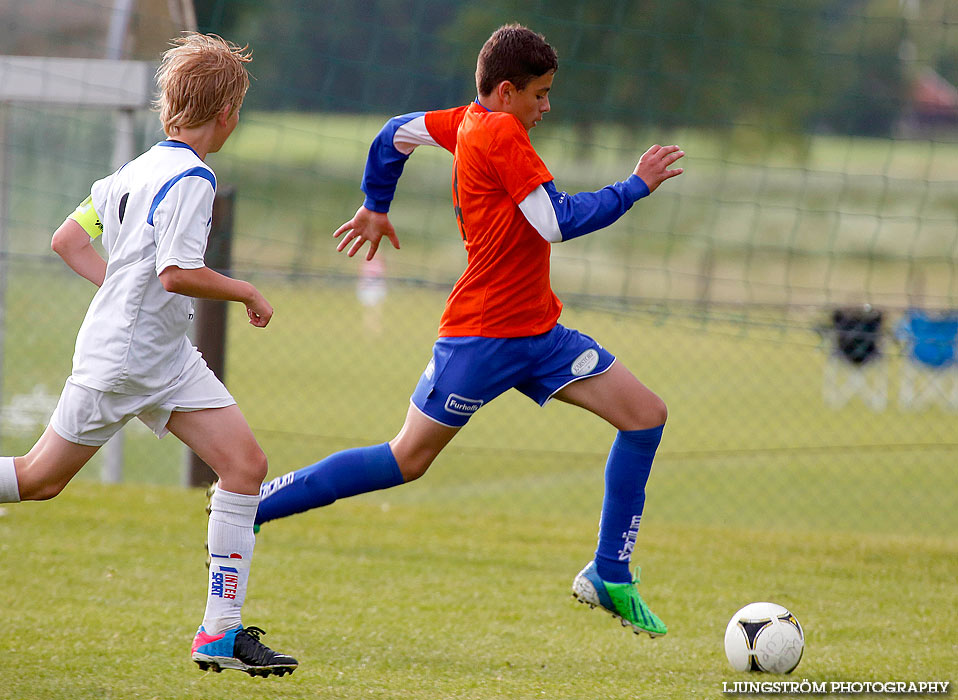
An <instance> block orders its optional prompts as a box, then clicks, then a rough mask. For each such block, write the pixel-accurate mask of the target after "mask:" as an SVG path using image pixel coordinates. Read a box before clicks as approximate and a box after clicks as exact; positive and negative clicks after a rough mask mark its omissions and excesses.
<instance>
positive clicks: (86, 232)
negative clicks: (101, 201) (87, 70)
mask: <svg viewBox="0 0 958 700" xmlns="http://www.w3.org/2000/svg"><path fill="white" fill-rule="evenodd" d="M81 206H82V205H81ZM91 211H92V209H91ZM94 218H96V215H95V214H94ZM97 221H98V220H97ZM91 226H94V227H95V224H92V223H91ZM93 231H94V233H95V234H96V235H99V231H97V230H96V229H95V228H93ZM93 238H94V235H93V234H91V233H90V229H88V228H87V227H86V226H84V224H83V222H82V221H78V220H77V218H76V217H75V213H74V214H71V215H70V218H68V219H67V220H66V221H64V222H63V223H62V224H60V227H59V228H58V229H57V230H56V232H54V234H53V240H52V241H51V244H50V247H51V248H53V251H54V252H55V253H56V254H57V255H59V256H60V257H61V258H63V261H64V262H65V263H66V264H67V265H69V267H70V269H71V270H73V271H74V272H76V273H77V274H78V275H80V276H81V277H84V278H86V279H88V280H90V281H91V282H93V284H95V285H96V286H97V287H100V286H102V285H103V280H104V278H105V277H106V261H105V260H104V259H103V258H102V257H101V256H100V254H99V253H98V252H97V250H96V249H95V248H94V247H93Z"/></svg>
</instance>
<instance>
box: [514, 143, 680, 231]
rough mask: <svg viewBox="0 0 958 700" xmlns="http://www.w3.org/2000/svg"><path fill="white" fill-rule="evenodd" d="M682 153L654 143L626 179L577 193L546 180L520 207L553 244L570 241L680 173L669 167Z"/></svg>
mask: <svg viewBox="0 0 958 700" xmlns="http://www.w3.org/2000/svg"><path fill="white" fill-rule="evenodd" d="M683 155H685V153H684V152H683V151H681V150H679V147H678V146H652V148H650V149H649V150H648V151H646V152H645V154H643V156H642V158H641V159H640V160H639V163H638V165H636V166H635V170H634V171H633V173H632V175H631V176H630V177H629V178H627V179H626V180H625V181H623V182H616V183H614V184H612V185H609V186H607V187H603V188H602V189H601V190H598V191H596V192H580V193H579V194H574V195H571V194H569V193H568V192H559V191H557V190H556V187H555V183H554V182H552V181H550V182H546V183H544V184H542V185H540V186H539V187H537V188H536V189H535V190H533V191H532V192H531V193H530V194H529V196H527V197H526V198H525V199H524V200H523V201H522V202H520V203H519V209H520V210H521V211H522V213H523V214H524V215H525V217H526V219H527V220H528V221H529V223H531V224H532V225H533V227H534V228H535V229H536V230H537V231H538V232H539V234H540V235H541V236H542V237H543V238H545V239H546V240H547V241H549V242H550V243H558V242H560V241H568V240H570V239H572V238H577V237H579V236H583V235H585V234H587V233H592V232H593V231H598V230H599V229H602V228H605V227H606V226H608V225H610V224H612V223H614V222H615V221H617V220H618V219H619V218H620V217H621V216H622V215H623V214H625V212H627V211H628V210H629V209H630V208H631V207H632V205H633V204H634V203H635V202H637V201H638V200H640V199H642V198H643V197H647V196H648V195H649V194H651V193H652V192H653V191H655V189H656V188H657V187H658V186H659V185H660V184H662V183H663V182H664V181H665V180H668V179H669V178H672V177H675V176H676V175H681V174H682V168H674V169H670V167H669V166H671V165H672V164H673V163H675V161H677V160H678V159H679V158H681V157H682V156H683Z"/></svg>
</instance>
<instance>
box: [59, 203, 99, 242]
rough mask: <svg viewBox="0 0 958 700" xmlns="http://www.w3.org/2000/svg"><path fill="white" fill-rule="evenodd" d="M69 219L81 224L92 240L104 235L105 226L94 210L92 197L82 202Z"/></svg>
mask: <svg viewBox="0 0 958 700" xmlns="http://www.w3.org/2000/svg"><path fill="white" fill-rule="evenodd" d="M67 218H68V219H73V220H74V221H76V222H77V223H78V224H80V226H82V227H83V230H84V231H86V232H87V234H88V235H89V236H90V238H96V237H97V236H99V235H100V234H101V233H103V224H102V222H101V221H100V217H99V215H98V214H97V213H96V211H95V210H94V209H93V196H92V195H91V196H89V197H87V198H86V199H84V200H83V201H82V202H80V206H78V207H77V208H76V209H75V210H74V211H73V213H72V214H70V216H68V217H67Z"/></svg>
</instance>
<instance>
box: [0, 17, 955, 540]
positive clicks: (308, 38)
mask: <svg viewBox="0 0 958 700" xmlns="http://www.w3.org/2000/svg"><path fill="white" fill-rule="evenodd" d="M49 5H50V7H51V8H52V9H50V11H49V12H48V13H47V14H44V12H43V7H44V6H45V4H44V3H37V2H26V1H25V0H24V1H22V2H20V1H17V0H15V1H14V2H13V3H8V4H7V6H6V7H5V8H4V9H2V10H0V16H3V17H4V19H5V21H6V22H7V24H8V26H14V27H15V28H16V31H15V32H13V33H12V34H11V35H10V36H7V37H4V38H3V39H2V40H0V42H2V43H0V53H6V54H16V53H30V54H32V55H68V56H84V57H91V56H93V57H95V56H102V55H104V51H105V48H104V43H103V42H104V41H105V31H103V30H102V27H101V29H100V31H99V33H92V32H90V31H88V30H87V31H82V30H83V28H84V27H85V26H87V27H88V26H96V21H95V20H90V23H91V24H90V25H84V21H86V20H84V19H83V18H85V17H88V16H89V15H90V13H93V14H96V13H97V12H100V13H101V14H102V13H103V12H105V11H107V10H108V9H109V8H110V7H112V6H113V4H112V3H106V2H94V1H92V0H91V1H89V2H80V1H79V0H77V1H71V2H57V3H52V2H51V3H49ZM154 5H155V6H154ZM54 6H55V7H54ZM165 7H166V3H141V4H140V5H138V6H137V8H136V10H135V11H134V13H133V14H134V16H133V18H132V20H131V26H132V28H133V29H132V30H131V34H130V38H129V39H128V41H127V44H126V45H125V55H126V56H128V57H130V58H137V59H143V60H155V59H156V57H157V55H158V53H159V51H160V50H161V48H162V44H163V42H164V41H165V40H166V39H167V38H168V36H167V35H169V34H170V32H166V34H164V36H163V37H162V38H160V37H157V35H156V34H157V32H156V31H152V32H151V31H150V29H149V28H150V27H151V26H154V25H157V24H158V23H157V22H155V21H153V20H154V17H155V16H159V15H161V14H162V11H165V10H164V8H165ZM64 8H67V9H64ZM195 9H196V18H197V21H198V24H199V29H200V30H202V31H213V32H217V33H220V34H222V35H224V36H226V37H227V38H229V39H231V40H233V41H236V42H238V43H241V44H243V43H247V42H248V43H249V44H250V45H251V46H252V47H253V50H254V62H253V63H252V64H251V72H252V73H253V75H254V78H255V79H254V82H253V86H252V88H251V91H250V93H249V96H248V98H247V103H246V105H245V106H244V110H243V115H242V119H241V122H240V126H239V128H238V129H237V131H236V132H235V134H234V136H233V138H232V139H231V140H230V141H229V142H228V144H227V146H226V147H225V148H224V149H223V151H222V152H221V153H219V154H216V155H214V156H211V157H210V160H209V162H210V164H211V165H212V167H213V168H214V169H215V170H216V172H217V176H218V178H219V181H220V182H221V183H227V184H229V185H230V186H232V187H235V189H236V193H237V200H236V215H235V239H234V243H233V251H234V253H233V271H234V272H235V274H236V275H237V276H241V277H244V278H248V279H251V280H252V281H253V282H255V283H256V284H257V286H259V287H260V288H261V289H262V290H263V291H264V292H265V293H266V295H267V297H268V298H269V299H270V301H271V302H272V303H273V305H274V306H275V308H276V311H277V313H276V316H275V318H274V320H273V322H272V323H271V324H270V326H269V328H268V329H266V330H265V331H257V330H254V329H252V328H250V327H248V326H247V325H246V324H244V317H243V313H242V309H231V311H230V325H229V337H228V358H227V369H226V372H227V376H226V383H227V385H228V386H229V387H230V389H231V391H232V392H233V393H234V395H235V396H236V398H237V399H238V401H239V404H240V406H241V407H242V408H243V410H244V413H245V414H246V415H247V417H248V419H249V420H250V423H251V425H252V426H253V429H254V432H255V433H256V434H257V437H258V438H259V439H260V441H261V443H262V444H263V446H264V448H265V449H266V452H267V454H268V456H269V458H270V463H271V470H272V473H273V474H278V473H282V472H285V471H288V470H290V469H293V468H297V467H300V466H303V465H305V464H308V463H311V462H313V461H316V460H318V459H320V458H321V457H323V456H325V455H326V454H329V453H330V452H332V451H334V450H338V449H342V448H346V447H352V446H357V445H361V444H372V443H375V442H381V441H384V440H388V439H390V438H391V437H392V436H393V435H395V433H396V431H397V430H398V429H399V427H400V426H401V424H402V420H403V416H404V415H405V411H406V405H407V401H408V397H409V394H410V393H411V391H412V389H413V387H414V386H415V384H416V381H417V379H418V377H419V375H420V373H421V372H422V370H423V368H424V367H425V365H426V363H427V361H428V359H429V356H430V348H431V345H432V342H433V340H434V339H435V334H436V326H437V323H438V318H439V315H440V313H441V311H442V307H443V302H444V299H445V295H446V294H447V293H448V291H449V289H450V288H451V285H452V283H453V282H454V281H455V279H456V278H457V277H458V275H459V274H460V273H461V271H462V269H463V267H464V263H465V254H464V251H463V249H462V244H461V240H460V238H459V235H458V233H457V229H456V225H455V219H454V215H453V211H452V205H451V199H450V194H449V188H450V182H449V181H450V169H451V158H450V156H449V154H448V153H446V152H445V151H440V150H438V149H432V150H430V149H427V148H420V149H418V150H417V151H416V152H415V153H414V154H413V156H412V158H411V160H410V162H409V163H408V164H407V166H406V170H405V174H404V176H403V179H402V182H401V184H400V187H399V190H398V193H397V198H396V201H395V203H394V205H393V208H392V211H391V215H390V216H391V220H392V222H393V224H394V225H395V227H396V230H397V232H398V235H399V238H400V241H401V244H402V249H401V250H399V251H396V250H392V249H387V248H385V247H384V248H382V249H381V253H380V255H379V256H377V260H378V261H379V264H378V265H375V266H371V265H368V264H366V263H363V262H361V261H360V260H358V259H356V258H354V259H347V258H345V257H344V256H343V255H342V254H338V253H336V250H335V242H334V240H333V239H332V237H331V233H332V231H333V230H335V229H336V227H337V226H338V225H339V224H341V223H342V222H343V221H346V220H347V219H348V218H349V217H350V216H351V215H352V214H353V212H354V211H355V210H356V208H357V207H358V206H359V205H360V204H361V201H362V195H361V193H360V192H359V189H358V186H359V180H360V177H361V174H362V169H363V164H364V161H365V156H366V151H367V149H368V146H369V143H370V141H371V139H372V138H373V136H374V135H375V134H376V132H377V131H378V129H379V128H380V126H381V125H382V124H383V122H384V121H385V120H386V119H387V118H388V117H389V116H391V115H393V114H399V113H403V112H408V111H414V110H426V109H436V108H444V107H449V106H455V105H458V104H462V103H465V102H466V101H468V100H470V99H471V98H472V97H473V96H474V79H473V72H474V68H475V56H476V53H477V52H478V49H479V47H480V46H481V45H482V42H483V41H484V39H485V38H486V37H487V36H488V34H489V33H490V32H491V31H492V30H493V29H494V28H495V27H496V26H498V25H499V24H502V23H503V22H505V21H512V20H516V21H520V22H523V23H525V24H528V25H529V26H532V27H533V28H535V29H536V30H538V31H541V32H543V33H544V34H545V35H546V37H547V39H548V40H549V41H550V42H551V43H552V44H553V45H554V46H555V47H556V48H557V51H558V54H559V61H560V68H559V71H558V73H557V76H556V81H555V86H554V88H553V92H552V95H551V99H552V108H553V111H552V113H550V114H549V115H547V116H546V118H545V120H544V121H543V123H542V124H541V125H540V126H539V127H537V128H536V129H535V131H534V132H533V143H534V145H535V146H536V148H537V150H538V151H539V152H540V154H541V155H542V156H543V159H544V160H545V162H546V163H547V165H548V166H549V168H550V170H551V171H552V173H553V174H554V175H555V177H556V183H557V186H558V187H559V189H562V190H568V191H570V192H575V191H580V190H587V189H588V190H593V189H597V188H599V187H601V186H603V185H605V184H608V183H609V182H612V181H614V180H621V179H623V178H625V177H626V176H627V175H628V174H629V173H631V171H632V169H633V167H634V165H635V162H636V161H637V159H638V157H639V155H641V153H642V152H643V151H644V150H645V148H646V147H647V146H648V145H649V144H651V143H653V142H658V143H664V142H667V143H678V144H680V145H681V146H682V147H683V148H684V150H685V151H686V152H687V154H688V155H687V156H686V158H685V159H684V166H685V168H686V172H685V174H684V175H683V176H682V177H680V178H677V179H674V180H671V181H669V182H668V183H666V184H665V185H663V186H662V188H660V190H659V191H657V192H656V193H655V194H654V195H653V196H652V197H651V198H649V199H646V200H643V201H642V202H640V203H639V204H638V205H636V207H635V208H634V209H633V210H632V211H631V212H630V213H629V214H628V215H626V216H625V217H624V218H623V219H622V220H621V221H619V222H617V223H616V224H615V225H613V226H612V227H610V228H609V229H607V230H605V231H602V232H600V233H596V234H592V235H590V236H586V237H584V238H581V239H577V240H575V241H572V242H569V243H565V244H560V245H556V246H554V248H553V282H554V287H555V289H556V291H557V293H558V295H559V297H560V298H561V299H562V300H563V302H564V303H565V310H564V312H563V318H562V322H563V323H564V324H565V325H567V326H571V327H575V328H579V329H581V330H582V331H584V332H586V333H588V334H590V335H592V336H594V337H595V338H597V339H598V340H599V341H600V342H601V343H602V344H603V345H605V346H606V347H607V348H609V349H610V350H611V351H612V352H613V353H615V354H616V355H617V356H618V357H619V358H620V360H621V361H623V362H624V363H625V364H626V365H627V366H628V367H629V368H630V369H631V370H632V371H633V372H634V373H635V374H636V375H637V376H638V377H639V378H640V379H642V381H643V382H645V383H646V384H647V385H649V386H650V387H651V388H652V389H653V390H654V391H656V392H657V393H658V394H659V395H661V396H662V397H663V398H664V399H665V400H666V402H667V404H668V405H669V409H670V417H669V424H668V427H667V430H666V434H665V438H664V441H663V444H662V447H661V449H660V456H659V458H658V460H657V467H656V470H655V471H654V472H653V478H652V481H651V483H650V491H649V494H650V497H649V505H648V508H649V517H650V518H651V517H655V518H659V519H662V520H675V521H677V522H691V523H696V522H702V523H707V524H713V525H742V526H750V525H751V524H754V523H761V524H762V525H763V526H764V527H771V528H787V529H791V528H797V527H800V528H809V529H813V530H814V529H845V530H867V531H878V532H897V533H916V534H924V535H936V536H937V535H946V536H949V537H954V536H956V535H958V516H956V515H955V513H956V508H955V506H956V504H958V489H956V488H955V486H954V484H955V464H956V458H958V437H956V436H958V365H955V364H954V363H950V362H947V361H944V362H940V363H939V364H938V365H937V366H936V365H935V363H928V362H925V361H923V359H922V358H920V357H917V356H916V352H915V347H916V344H917V337H916V335H915V333H914V330H915V328H916V326H915V325H914V323H913V316H914V312H915V311H916V310H919V311H921V312H923V313H924V314H925V315H927V316H929V317H930V318H931V319H932V320H943V323H944V325H945V326H947V325H948V320H949V318H950V316H949V315H950V314H952V313H953V310H954V309H956V308H958V279H956V253H958V250H956V247H958V91H956V89H955V87H954V85H955V84H956V83H958V8H956V7H955V5H954V3H950V2H947V1H946V0H940V1H938V2H934V1H931V0H924V1H922V2H917V1H912V2H897V0H896V1H895V2H883V1H880V0H860V1H856V0H818V1H816V2H808V3H797V4H796V3H785V2H759V1H757V0H756V1H746V0H736V1H732V2H723V3H713V2H707V1H706V0H702V1H701V2H692V3H668V2H664V1H658V2H655V1H647V2H638V1H635V2H625V1H616V2H608V3H591V2H586V1H585V0H561V1H560V0H553V1H552V2H549V3H544V2H543V3H538V2H532V3H525V2H523V3H520V2H502V1H490V2H486V3H483V4H482V6H481V7H480V6H478V5H477V4H474V3H466V2H448V1H447V2H438V1H431V0H405V1H401V2H371V3H353V2H345V1H343V2H336V1H330V2H325V3H307V2H281V1H280V0H263V1H258V2H253V1H252V0H249V1H240V0H232V1H230V2H226V1H225V0H211V1H205V2H196V3H195ZM58 12H66V14H67V15H69V16H70V17H71V18H72V20H73V23H72V24H71V23H69V22H64V21H62V20H61V19H56V18H57V17H61V15H57V13H58ZM101 24H102V23H101ZM100 34H103V35H104V38H103V39H101V38H99V37H100ZM0 115H2V124H3V127H2V143H0V146H2V154H3V170H2V173H3V175H2V182H0V184H2V187H3V192H4V194H3V198H2V199H0V201H2V202H4V204H5V206H4V208H3V211H2V220H0V223H2V225H3V227H4V236H3V238H2V240H3V246H2V249H0V255H2V261H3V266H2V273H3V281H2V286H3V290H4V292H3V309H2V311H3V315H2V319H3V329H4V332H3V345H2V348H3V355H2V361H3V366H2V370H3V371H2V385H0V390H2V394H0V406H2V414H0V453H3V454H13V453H16V454H21V453H22V452H23V451H25V450H26V449H28V448H29V447H30V445H31V444H32V443H33V441H34V440H35V439H36V437H37V436H38V435H39V433H40V431H42V429H43V426H44V425H45V423H46V420H47V418H48V417H49V414H50V412H51V411H52V408H53V406H54V405H55V402H56V398H57V396H58V395H59V392H60V389H61V387H62V384H63V381H64V379H65V378H66V376H67V375H68V374H69V371H70V358H71V355H72V344H73V340H74V338H75V334H76V330H77V328H78V327H79V324H80V321H81V320H82V317H83V313H84V310H85V307H86V305H87V304H88V302H89V299H90V298H91V297H92V294H93V289H92V288H91V287H90V286H89V285H88V284H86V283H85V282H84V281H83V280H80V279H77V278H75V277H74V276H72V273H69V271H68V270H65V268H64V266H63V265H62V263H61V262H60V261H59V260H58V259H56V256H55V255H53V254H52V253H50V252H49V235H50V233H51V232H52V230H53V229H54V228H55V227H56V226H57V224H58V223H59V222H60V221H61V220H62V218H63V217H64V215H65V214H66V213H68V212H69V211H71V210H72V208H73V206H75V204H76V202H78V201H79V200H81V199H82V198H83V197H84V196H85V195H86V194H87V193H88V191H89V190H88V188H89V185H90V183H91V182H92V181H93V180H94V179H96V178H98V177H101V176H102V175H103V174H104V173H106V172H109V170H110V169H111V163H110V154H111V149H112V147H113V146H112V144H113V141H114V138H115V129H114V127H113V125H112V123H111V118H110V113H109V112H108V111H105V110H99V109H89V108H86V109H83V110H77V109H65V108H54V107H49V106H38V105H31V104H22V103H12V102H11V103H7V104H3V105H2V106H0ZM135 126H136V135H135V140H136V143H137V146H138V148H140V149H143V148H146V147H148V146H149V145H150V144H151V143H153V142H155V141H156V140H158V139H159V138H160V137H161V136H162V135H161V133H160V131H159V126H158V123H157V121H156V118H155V115H152V114H149V113H148V112H143V113H140V114H138V115H137V118H136V122H135ZM949 343H951V344H950V345H949ZM932 345H933V347H934V348H935V349H936V350H938V351H940V352H939V359H940V357H941V356H947V355H948V352H949V348H950V349H951V350H950V351H952V352H953V349H954V338H953V337H952V338H951V340H950V341H949V340H948V339H947V338H945V339H944V340H941V339H939V340H936V341H933V343H932ZM942 353H943V355H942ZM925 359H927V358H925ZM946 359H947V358H946ZM494 404H495V405H492V406H489V407H488V408H484V409H483V410H482V411H480V412H479V414H478V415H477V416H476V417H475V418H473V420H472V421H471V422H470V424H469V426H468V428H467V429H466V430H464V431H463V432H462V433H461V434H460V435H458V436H457V437H456V439H455V440H454V441H453V443H452V444H451V445H450V447H449V448H448V450H447V451H446V452H444V453H443V455H442V456H441V457H440V458H439V460H438V462H437V464H436V465H435V466H434V467H433V469H432V470H431V471H430V473H429V475H428V476H427V477H426V479H424V480H422V481H421V482H417V483H416V484H415V485H412V486H410V487H408V488H407V489H400V490H397V491H396V495H395V496H394V498H397V499H409V500H413V501H415V500H417V499H423V500H429V499H437V500H438V499H444V498H450V497H452V496H455V495H459V496H461V497H462V499H463V500H470V501H472V502H477V503H479V504H481V503H483V502H484V500H483V499H488V500H489V501H490V502H492V501H495V502H500V503H502V502H506V503H511V504H514V505H515V507H521V508H526V509H550V508H551V509H556V508H558V509H560V510H561V509H574V510H576V511H585V512H592V511H595V512H597V508H598V505H597V498H598V497H599V495H600V493H601V478H600V475H601V471H602V465H603V464H604V459H605V455H606V453H607V450H608V447H609V445H610V443H611V440H612V437H613V432H614V431H613V430H612V429H611V428H610V427H608V426H607V425H605V424H604V423H603V422H602V421H600V420H599V419H597V418H595V417H593V416H590V415H587V414H585V413H584V412H582V411H577V410H575V409H572V408H570V407H568V406H564V405H554V404H549V405H547V406H546V407H545V408H542V409H540V408H538V407H537V406H535V405H534V404H533V403H532V402H530V401H528V400H527V399H525V398H524V397H522V396H520V395H518V394H515V395H513V394H507V395H504V396H503V397H500V398H498V399H496V400H495V402H494ZM125 433H126V435H127V438H126V444H125V447H124V450H125V460H124V462H125V464H124V469H125V478H127V479H131V480H142V481H144V482H152V483H178V482H180V481H181V479H182V469H183V454H182V448H181V447H180V446H179V445H178V444H177V443H175V442H174V441H172V439H168V440H164V441H162V442H157V441H156V440H155V438H153V437H152V435H151V434H149V432H148V431H147V430H146V429H145V428H143V427H142V426H139V425H137V424H135V422H134V423H131V424H130V426H129V427H128V428H127V429H126V431H125ZM87 472H89V475H90V476H91V477H96V475H97V466H96V464H95V463H94V464H93V465H91V466H90V467H87ZM480 485H481V488H480Z"/></svg>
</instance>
